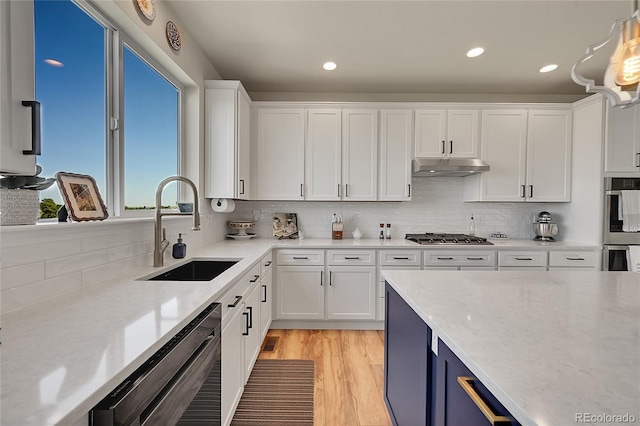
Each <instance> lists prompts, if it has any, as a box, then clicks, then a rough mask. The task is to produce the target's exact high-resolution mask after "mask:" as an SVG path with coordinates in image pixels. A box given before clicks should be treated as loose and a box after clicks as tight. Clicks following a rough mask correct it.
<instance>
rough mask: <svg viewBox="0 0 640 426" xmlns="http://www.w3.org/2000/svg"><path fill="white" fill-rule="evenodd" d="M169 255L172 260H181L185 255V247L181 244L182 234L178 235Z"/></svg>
mask: <svg viewBox="0 0 640 426" xmlns="http://www.w3.org/2000/svg"><path fill="white" fill-rule="evenodd" d="M171 255H172V256H173V258H174V259H182V258H183V257H185V256H186V255H187V245H186V244H185V243H183V242H182V234H178V242H177V243H175V244H174V245H173V252H172V254H171Z"/></svg>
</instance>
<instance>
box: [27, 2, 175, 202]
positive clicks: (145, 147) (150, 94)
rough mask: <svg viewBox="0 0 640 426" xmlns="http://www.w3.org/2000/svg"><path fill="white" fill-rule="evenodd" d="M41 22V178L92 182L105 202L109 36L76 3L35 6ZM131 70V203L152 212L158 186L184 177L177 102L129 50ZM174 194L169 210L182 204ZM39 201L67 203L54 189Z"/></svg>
mask: <svg viewBox="0 0 640 426" xmlns="http://www.w3.org/2000/svg"><path fill="white" fill-rule="evenodd" d="M35 22H36V34H35V35H36V46H35V47H36V57H35V63H36V99H37V100H38V101H40V102H41V103H42V156H41V157H39V158H38V159H37V162H38V164H40V165H41V166H42V169H43V171H42V176H45V177H52V176H53V175H54V174H55V173H56V172H59V171H65V172H72V173H81V174H88V175H91V176H93V178H94V179H95V180H96V182H97V183H98V187H99V189H100V192H101V194H102V196H103V198H106V186H105V182H106V176H105V174H106V154H105V152H106V145H105V58H104V55H105V53H104V52H105V32H104V29H103V27H102V26H101V25H99V24H98V23H97V22H96V21H94V20H93V19H92V18H90V17H89V16H88V15H87V14H86V13H85V12H84V11H82V10H81V9H80V8H79V7H78V6H76V5H75V4H73V3H72V2H71V1H70V0H60V1H50V0H49V1H47V0H44V1H43V0H38V1H36V9H35ZM45 59H55V60H57V61H60V62H61V63H62V64H63V66H62V67H56V66H52V65H49V64H48V63H46V62H45ZM124 64H125V65H124V66H125V76H124V84H125V97H124V109H125V123H124V137H125V166H124V167H125V203H126V205H128V206H141V205H147V206H153V205H154V202H155V189H156V187H157V185H158V183H159V182H160V181H161V180H162V179H164V178H165V177H167V176H169V175H173V174H176V172H177V148H176V143H175V141H176V137H177V136H176V135H177V119H176V117H177V108H178V95H177V91H176V89H175V88H174V87H173V86H172V85H171V84H170V83H169V82H167V80H165V79H164V78H163V77H162V76H160V75H159V74H158V73H157V72H155V70H153V69H152V68H150V67H149V66H148V65H147V64H146V63H145V62H143V61H142V60H140V59H139V58H138V56H136V55H135V54H134V53H132V52H131V51H130V50H128V49H127V48H125V53H124ZM172 187H173V191H171V189H170V188H169V187H168V188H167V189H166V190H165V194H166V195H165V197H163V203H167V204H173V203H175V201H176V192H175V185H172ZM40 196H41V198H46V197H50V198H53V199H54V200H56V201H57V202H58V203H61V197H60V194H59V191H58V189H57V187H56V186H55V185H54V186H53V187H51V188H50V189H49V190H47V191H43V192H42V193H41V195H40ZM105 202H106V199H105Z"/></svg>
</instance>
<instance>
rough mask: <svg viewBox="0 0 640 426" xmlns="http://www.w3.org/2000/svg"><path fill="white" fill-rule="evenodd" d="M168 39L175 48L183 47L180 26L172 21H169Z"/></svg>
mask: <svg viewBox="0 0 640 426" xmlns="http://www.w3.org/2000/svg"><path fill="white" fill-rule="evenodd" d="M167 41H168V42H169V45H170V46H171V47H172V48H173V50H176V51H178V50H180V47H182V40H181V39H180V31H178V27H177V26H176V24H174V23H173V22H171V21H167Z"/></svg>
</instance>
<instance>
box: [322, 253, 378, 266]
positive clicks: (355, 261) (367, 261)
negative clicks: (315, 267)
mask: <svg viewBox="0 0 640 426" xmlns="http://www.w3.org/2000/svg"><path fill="white" fill-rule="evenodd" d="M375 264H376V252H375V251H373V250H328V251H327V265H369V266H373V265H375Z"/></svg>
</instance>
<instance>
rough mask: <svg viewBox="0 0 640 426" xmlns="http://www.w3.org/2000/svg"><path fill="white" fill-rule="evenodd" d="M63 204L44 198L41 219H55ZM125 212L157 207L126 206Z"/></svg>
mask: <svg viewBox="0 0 640 426" xmlns="http://www.w3.org/2000/svg"><path fill="white" fill-rule="evenodd" d="M60 207H62V204H56V202H55V201H53V199H52V198H43V199H42V201H41V202H40V219H55V218H57V217H58V210H60ZM162 208H163V209H175V208H176V206H169V205H166V206H162ZM124 209H125V210H155V206H125V207H124Z"/></svg>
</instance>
